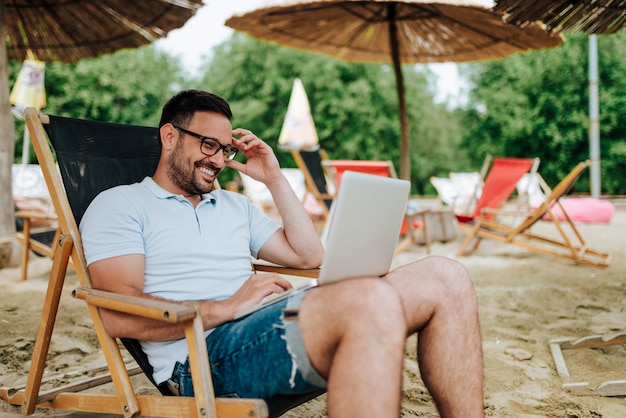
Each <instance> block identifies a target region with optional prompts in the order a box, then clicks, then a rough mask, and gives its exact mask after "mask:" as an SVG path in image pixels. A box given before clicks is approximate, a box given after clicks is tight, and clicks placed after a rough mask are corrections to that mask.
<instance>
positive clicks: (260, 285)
mask: <svg viewBox="0 0 626 418" xmlns="http://www.w3.org/2000/svg"><path fill="white" fill-rule="evenodd" d="M292 287H293V286H292V284H291V282H290V281H289V280H287V279H284V278H283V277H281V276H280V275H279V274H276V273H257V274H253V275H252V276H250V278H249V279H248V280H246V282H245V283H244V284H243V286H241V287H240V288H239V290H237V292H235V294H234V295H233V296H232V297H231V298H230V300H231V302H232V305H233V308H234V309H233V317H234V314H235V313H236V312H239V311H242V310H244V309H246V308H249V307H250V306H252V305H255V304H257V303H259V302H261V300H263V299H264V298H267V297H270V296H271V295H274V294H280V293H283V292H285V291H287V290H289V289H291V288H292Z"/></svg>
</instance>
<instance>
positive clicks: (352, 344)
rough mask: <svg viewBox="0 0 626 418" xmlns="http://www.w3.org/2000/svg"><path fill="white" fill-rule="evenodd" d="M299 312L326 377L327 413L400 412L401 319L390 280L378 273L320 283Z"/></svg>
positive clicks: (395, 414) (305, 335) (309, 348)
mask: <svg viewBox="0 0 626 418" xmlns="http://www.w3.org/2000/svg"><path fill="white" fill-rule="evenodd" d="M298 316H299V321H300V330H301V334H302V339H303V342H304V346H305V348H306V350H307V353H308V354H309V358H310V360H311V364H312V365H313V367H315V369H316V370H317V371H318V372H319V373H320V374H322V375H323V376H325V377H327V379H328V398H327V399H328V412H329V415H330V416H337V417H350V416H370V417H398V416H400V403H401V400H402V365H403V355H404V342H405V338H406V324H405V322H404V313H403V310H402V303H401V301H400V298H399V297H398V294H397V292H396V290H395V289H394V288H393V287H392V286H390V285H389V284H388V283H387V282H386V281H384V280H380V279H356V280H346V281H343V282H340V283H336V284H332V285H328V286H322V287H320V288H318V289H315V290H313V291H311V292H309V294H308V295H307V296H306V297H305V298H304V300H303V301H302V306H301V308H300V313H299V315H298Z"/></svg>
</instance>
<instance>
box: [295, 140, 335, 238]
mask: <svg viewBox="0 0 626 418" xmlns="http://www.w3.org/2000/svg"><path fill="white" fill-rule="evenodd" d="M291 155H292V156H293V159H294V160H295V161H296V164H297V165H298V168H299V169H300V170H301V171H302V173H303V174H304V184H305V185H306V189H307V191H308V192H309V193H311V194H312V195H313V197H314V198H315V200H317V202H318V203H319V206H320V208H321V209H322V212H323V213H322V216H321V220H320V223H321V225H323V224H324V223H325V222H326V219H327V218H328V210H329V209H330V205H331V204H332V202H333V199H334V198H335V192H334V190H332V189H331V188H330V186H331V185H329V184H328V183H327V181H326V175H325V173H324V168H323V166H322V161H326V160H328V154H326V151H324V150H323V149H321V148H320V149H318V150H315V151H305V150H291ZM318 226H319V225H318Z"/></svg>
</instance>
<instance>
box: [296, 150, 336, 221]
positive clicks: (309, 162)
mask: <svg viewBox="0 0 626 418" xmlns="http://www.w3.org/2000/svg"><path fill="white" fill-rule="evenodd" d="M300 155H301V156H302V161H304V164H306V166H307V169H308V170H309V173H311V177H313V181H314V182H315V187H317V190H318V191H319V192H320V193H321V194H328V185H327V184H326V176H325V175H324V167H323V166H322V156H321V155H320V152H319V151H300ZM332 202H333V201H332V200H328V199H327V200H324V204H325V205H326V207H327V208H328V209H330V205H331V204H332Z"/></svg>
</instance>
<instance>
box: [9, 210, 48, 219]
mask: <svg viewBox="0 0 626 418" xmlns="http://www.w3.org/2000/svg"><path fill="white" fill-rule="evenodd" d="M15 216H17V217H18V218H31V219H42V220H46V221H53V220H56V219H57V217H56V215H53V214H47V213H42V212H29V211H24V210H20V211H17V212H15Z"/></svg>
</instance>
